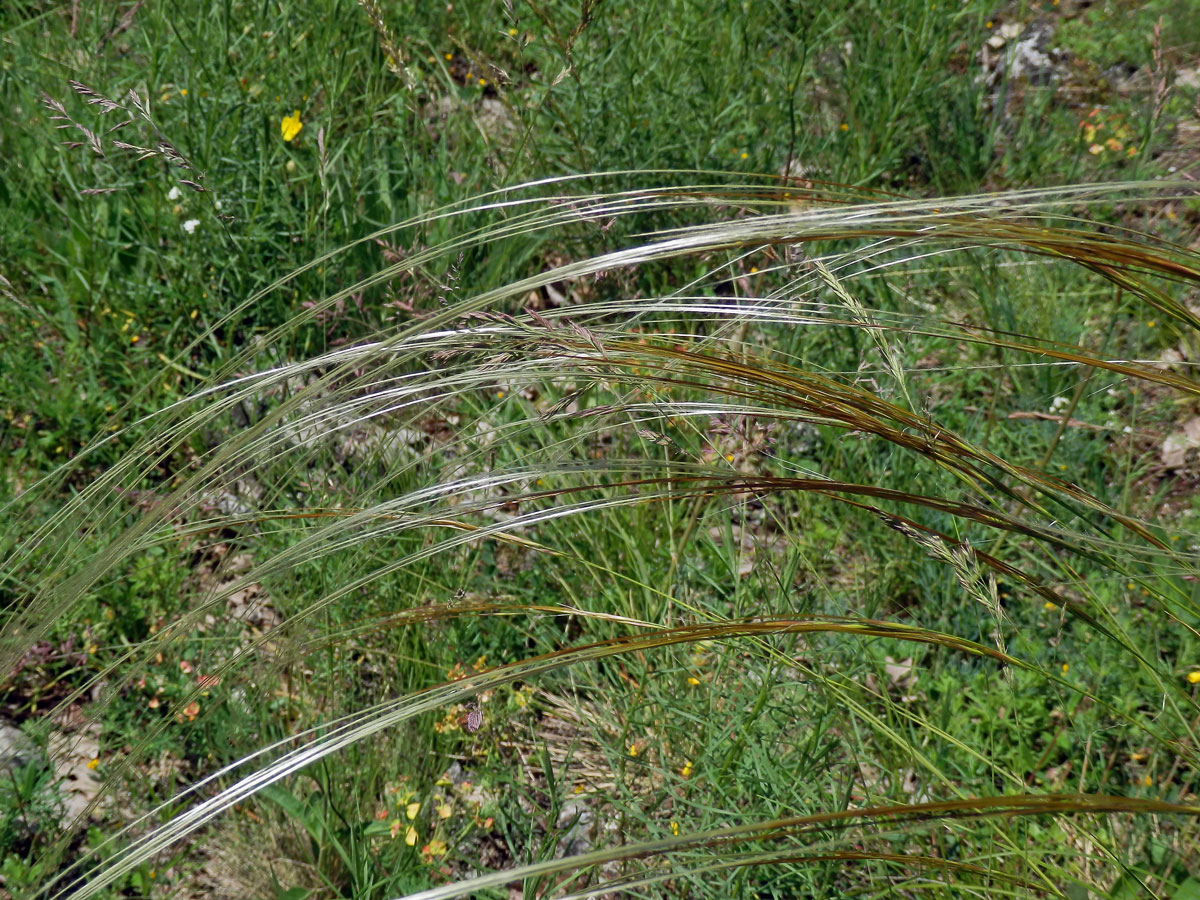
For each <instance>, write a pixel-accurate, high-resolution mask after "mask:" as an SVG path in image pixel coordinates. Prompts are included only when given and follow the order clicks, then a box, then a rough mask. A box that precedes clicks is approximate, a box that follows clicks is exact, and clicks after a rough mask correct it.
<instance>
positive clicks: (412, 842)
mask: <svg viewBox="0 0 1200 900" xmlns="http://www.w3.org/2000/svg"><path fill="white" fill-rule="evenodd" d="M404 843H406V844H408V846H410V847H415V846H417V829H415V828H413V827H412V826H411V825H409V826H408V830H407V831H406V832H404Z"/></svg>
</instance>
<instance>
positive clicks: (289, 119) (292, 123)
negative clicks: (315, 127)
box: [279, 109, 304, 142]
mask: <svg viewBox="0 0 1200 900" xmlns="http://www.w3.org/2000/svg"><path fill="white" fill-rule="evenodd" d="M303 127H304V123H303V122H301V121H300V110H298V109H297V110H293V111H292V114H291V115H290V116H284V117H283V121H282V122H280V123H279V130H280V132H281V133H282V134H283V139H284V140H285V141H288V142H291V141H294V140H295V139H296V135H298V134H299V133H300V129H301V128H303Z"/></svg>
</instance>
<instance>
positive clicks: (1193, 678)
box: [1187, 669, 1200, 684]
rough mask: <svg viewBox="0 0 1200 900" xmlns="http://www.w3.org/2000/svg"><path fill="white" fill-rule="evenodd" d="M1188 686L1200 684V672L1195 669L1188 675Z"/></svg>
mask: <svg viewBox="0 0 1200 900" xmlns="http://www.w3.org/2000/svg"><path fill="white" fill-rule="evenodd" d="M1187 680H1188V684H1200V670H1197V669H1193V670H1192V671H1190V672H1188V673H1187Z"/></svg>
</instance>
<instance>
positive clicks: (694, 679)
mask: <svg viewBox="0 0 1200 900" xmlns="http://www.w3.org/2000/svg"><path fill="white" fill-rule="evenodd" d="M699 683H700V679H699V678H697V677H696V676H695V675H689V676H688V684H690V685H691V686H692V687H695V686H696V685H698V684H699Z"/></svg>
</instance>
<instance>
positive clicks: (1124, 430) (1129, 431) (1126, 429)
mask: <svg viewBox="0 0 1200 900" xmlns="http://www.w3.org/2000/svg"><path fill="white" fill-rule="evenodd" d="M1121 434H1133V429H1132V428H1130V427H1129V426H1128V425H1126V426H1125V427H1124V428H1122V429H1121Z"/></svg>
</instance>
